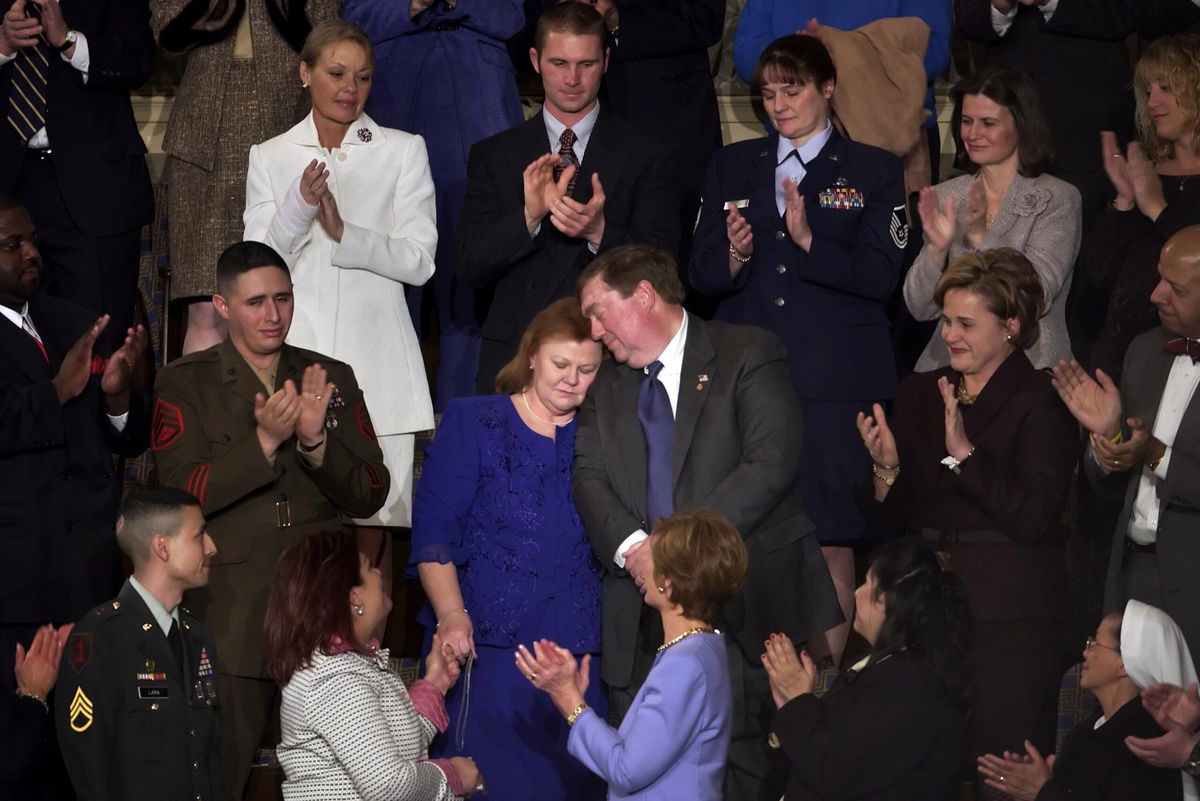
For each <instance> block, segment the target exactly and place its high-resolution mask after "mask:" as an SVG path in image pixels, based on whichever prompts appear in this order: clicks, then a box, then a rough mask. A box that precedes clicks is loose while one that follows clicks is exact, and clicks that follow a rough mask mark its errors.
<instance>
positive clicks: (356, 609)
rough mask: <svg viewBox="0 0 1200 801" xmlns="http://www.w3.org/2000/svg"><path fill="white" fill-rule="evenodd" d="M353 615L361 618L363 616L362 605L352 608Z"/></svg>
mask: <svg viewBox="0 0 1200 801" xmlns="http://www.w3.org/2000/svg"><path fill="white" fill-rule="evenodd" d="M354 614H356V615H358V616H359V617H362V615H363V605H362V604H358V605H357V606H355V607H354Z"/></svg>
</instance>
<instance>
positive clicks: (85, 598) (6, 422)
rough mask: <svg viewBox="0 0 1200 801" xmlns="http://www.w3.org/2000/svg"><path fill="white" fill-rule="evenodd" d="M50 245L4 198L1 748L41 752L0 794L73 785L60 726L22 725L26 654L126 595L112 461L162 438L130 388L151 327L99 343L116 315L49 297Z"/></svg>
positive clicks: (0, 262)
mask: <svg viewBox="0 0 1200 801" xmlns="http://www.w3.org/2000/svg"><path fill="white" fill-rule="evenodd" d="M37 242H38V232H37V231H36V230H35V229H34V225H33V220H31V219H30V217H29V214H28V212H26V210H25V208H24V207H23V206H22V205H21V204H20V203H19V202H17V201H16V200H15V199H13V198H11V197H5V196H0V317H2V319H0V443H3V444H0V476H3V477H4V478H3V481H0V509H3V510H4V511H3V513H2V514H0V542H3V546H2V547H0V753H14V752H15V751H16V750H17V749H16V745H15V743H14V742H13V741H14V740H20V741H21V746H22V749H21V750H24V751H28V750H30V748H31V747H32V748H33V750H35V751H38V752H39V753H37V754H34V755H33V756H32V757H31V758H30V760H29V764H31V765H32V766H33V769H32V770H31V771H30V772H29V773H28V775H26V776H19V777H15V778H14V779H13V780H12V781H6V780H5V779H0V798H8V797H14V798H22V799H39V798H58V797H62V796H61V795H59V794H58V791H59V790H65V791H66V792H68V793H69V791H70V788H69V787H62V786H60V785H59V783H58V781H57V779H58V777H60V776H61V775H62V767H61V763H60V762H59V758H58V756H57V751H58V749H57V746H56V745H55V743H54V738H53V732H52V728H53V727H49V729H48V731H47V734H48V738H47V739H46V740H45V741H43V742H40V743H37V744H31V743H29V742H28V740H27V738H28V736H29V732H25V731H19V730H16V729H14V728H13V727H12V726H11V721H14V720H16V719H18V718H19V715H20V714H21V710H20V709H19V708H18V707H17V706H16V705H18V704H28V703H30V702H29V700H28V699H22V698H18V697H17V695H16V685H15V683H14V679H13V668H14V663H13V655H14V652H15V650H16V646H17V644H18V643H20V644H21V645H23V646H24V647H29V645H30V642H31V640H32V638H33V636H34V634H35V632H36V631H37V628H38V627H39V626H43V625H45V624H47V623H50V624H53V625H55V626H61V625H62V624H64V623H70V622H73V621H75V620H77V619H78V618H79V617H80V615H82V614H83V613H84V612H86V611H87V610H88V609H91V608H92V607H93V606H95V605H96V604H98V603H100V602H101V601H103V600H105V599H107V598H111V597H112V596H113V594H114V593H115V592H116V591H117V588H118V587H119V586H120V582H121V574H120V569H121V556H120V553H119V551H118V550H117V546H116V542H115V540H114V538H113V525H114V524H115V523H116V520H117V501H118V499H119V497H120V479H119V477H118V476H117V474H116V469H115V467H114V465H113V457H112V454H113V452H114V451H115V452H117V453H120V454H122V455H124V456H130V457H132V456H136V455H138V454H139V453H141V452H142V451H144V450H145V449H146V442H147V440H148V438H149V417H150V400H149V393H148V392H145V391H142V390H139V389H137V388H135V387H133V386H132V385H131V381H130V377H131V375H132V371H133V365H134V364H137V363H140V362H141V360H142V359H143V358H144V356H145V351H146V343H147V337H146V332H145V331H144V330H143V329H142V328H141V327H138V328H137V329H136V330H132V329H131V330H126V331H125V341H124V344H123V345H122V346H121V348H120V349H119V350H117V352H116V353H112V352H111V351H110V350H109V349H108V348H107V346H106V345H103V344H100V343H97V339H98V338H99V336H100V334H101V332H102V331H104V330H105V327H106V326H108V327H110V328H111V327H112V325H113V323H112V321H111V320H110V319H109V317H108V316H107V315H105V316H102V317H100V318H99V319H97V318H96V315H95V314H94V313H92V312H90V311H87V310H86V309H82V308H80V307H79V306H76V305H75V304H73V303H68V302H67V301H64V300H59V299H58V298H53V297H49V296H47V295H46V294H45V293H43V292H42V291H41V275H42V259H41V254H40V252H39V250H38V244H37ZM110 354H111V355H110ZM42 700H47V699H42ZM55 766H57V769H56V767H55ZM0 775H3V774H2V773H0ZM63 784H64V785H65V782H63ZM10 794H11V796H10Z"/></svg>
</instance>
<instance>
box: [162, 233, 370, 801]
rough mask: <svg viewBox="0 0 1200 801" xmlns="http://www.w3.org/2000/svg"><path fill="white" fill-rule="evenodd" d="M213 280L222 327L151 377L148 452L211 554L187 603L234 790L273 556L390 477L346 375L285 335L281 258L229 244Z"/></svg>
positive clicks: (262, 726)
mask: <svg viewBox="0 0 1200 801" xmlns="http://www.w3.org/2000/svg"><path fill="white" fill-rule="evenodd" d="M217 289H218V290H219V291H220V294H219V295H216V296H214V297H213V305H214V306H215V307H216V309H217V313H218V314H220V315H221V317H223V318H224V319H225V320H227V321H228V323H229V335H228V336H227V337H226V339H225V341H223V342H221V343H220V344H217V345H213V346H212V347H211V348H207V349H205V350H202V351H197V352H196V353H190V354H188V355H187V356H183V357H182V358H179V359H176V360H175V361H173V362H171V363H170V364H169V365H167V366H166V367H165V368H163V370H161V371H160V372H159V374H158V378H157V380H156V382H155V391H156V394H157V397H156V399H155V402H154V441H153V443H152V447H153V449H154V457H155V461H156V462H157V464H158V469H159V476H160V480H161V481H162V483H163V484H167V485H169V486H174V487H180V488H182V489H186V490H187V491H188V492H191V493H192V494H193V495H195V496H196V497H197V498H199V499H200V503H201V508H202V509H203V511H204V513H205V515H206V516H207V517H208V527H209V530H210V531H211V532H212V537H213V541H214V542H215V543H216V545H217V547H218V548H219V549H220V552H219V553H218V554H217V556H216V557H215V558H214V559H213V561H212V577H211V580H210V581H209V583H208V586H207V587H205V588H203V589H195V590H192V591H190V592H189V593H188V597H187V604H188V607H189V608H191V609H192V610H193V611H194V612H195V613H196V615H197V617H199V618H200V619H202V620H203V621H204V622H205V623H206V624H207V625H208V628H209V629H210V630H211V631H212V633H213V636H214V637H215V638H216V641H217V645H218V646H220V649H221V670H220V672H219V673H218V674H217V692H218V693H220V695H221V696H222V697H223V699H224V701H223V707H224V709H225V712H224V713H223V714H222V716H221V758H222V762H223V764H224V770H225V773H226V777H227V783H228V785H229V788H230V791H231V792H232V793H233V794H234V796H236V797H238V798H241V796H242V792H243V790H244V788H245V785H246V780H247V778H248V777H249V775H250V766H251V764H252V763H253V760H254V753H255V751H256V750H257V749H258V747H259V745H260V742H261V740H262V736H263V733H264V731H265V730H266V727H267V723H268V721H269V720H270V718H271V717H272V716H273V710H274V708H275V706H276V699H277V696H278V691H277V688H276V687H275V683H274V682H273V681H271V680H270V679H269V678H268V677H267V673H266V666H265V664H264V661H263V638H262V621H263V617H264V616H265V614H266V609H267V595H268V594H269V592H270V586H271V576H272V574H273V572H274V569H275V562H276V560H277V559H278V558H279V555H280V554H281V553H282V552H283V551H284V550H285V549H287V548H288V547H289V546H290V545H293V544H294V543H296V542H299V541H300V540H302V539H304V537H306V536H308V535H309V534H313V533H315V532H318V531H321V530H323V529H328V528H331V527H334V528H336V527H337V526H339V525H341V524H343V523H348V522H349V521H350V518H355V517H370V516H371V515H373V514H375V512H377V511H378V510H379V507H380V506H381V505H382V504H383V502H384V500H385V499H386V498H387V493H388V486H389V476H388V471H387V468H386V467H384V465H383V454H382V453H381V452H380V450H379V444H378V443H377V442H376V439H375V430H374V428H373V427H372V426H371V415H370V413H369V412H368V411H367V406H366V402H365V401H364V400H363V396H362V392H361V391H360V390H359V388H358V382H357V381H355V379H354V371H353V370H351V369H350V366H349V365H347V364H345V363H343V362H339V361H337V360H335V359H330V358H328V357H326V356H322V355H321V354H319V353H314V352H312V351H308V350H301V349H300V348H294V347H292V346H290V345H287V344H284V340H285V339H286V338H287V333H288V329H289V328H290V327H291V324H292V310H293V294H292V280H291V275H290V273H289V272H288V268H287V263H286V262H285V261H284V260H283V257H282V256H280V255H279V254H278V253H276V252H275V251H274V250H272V249H271V248H270V247H268V246H266V245H264V244H262V243H261V242H238V243H237V244H234V245H230V246H229V247H228V248H226V250H225V252H224V253H222V254H221V258H220V260H219V261H218V263H217Z"/></svg>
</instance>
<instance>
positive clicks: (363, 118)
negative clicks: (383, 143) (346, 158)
mask: <svg viewBox="0 0 1200 801" xmlns="http://www.w3.org/2000/svg"><path fill="white" fill-rule="evenodd" d="M283 138H284V139H286V140H288V141H289V142H294V143H296V144H299V145H305V146H307V147H320V146H321V140H320V138H319V137H318V136H317V124H316V123H315V122H313V112H311V111H310V112H309V113H308V116H307V117H305V118H304V119H302V120H300V122H298V123H296V124H295V125H293V126H292V127H291V129H290V130H288V131H287V132H286V133H284V134H283ZM382 139H387V128H384V127H383V126H382V125H380V124H379V123H377V122H375V120H373V119H371V118H370V117H369V116H367V115H366V114H365V113H364V114H359V115H358V119H356V120H355V121H354V122H352V123H350V127H348V128H347V129H346V135H345V136H343V137H342V144H341V145H340V147H350V146H355V145H370V144H373V143H375V142H378V141H380V140H382Z"/></svg>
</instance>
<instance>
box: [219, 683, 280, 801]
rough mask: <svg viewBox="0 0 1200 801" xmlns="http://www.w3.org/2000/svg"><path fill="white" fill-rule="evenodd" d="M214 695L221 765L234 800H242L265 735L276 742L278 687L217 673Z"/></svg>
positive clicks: (272, 742)
mask: <svg viewBox="0 0 1200 801" xmlns="http://www.w3.org/2000/svg"><path fill="white" fill-rule="evenodd" d="M217 697H218V703H219V704H220V714H221V724H220V725H221V768H222V769H223V770H224V771H225V782H226V784H227V785H228V786H229V791H230V794H231V795H232V796H233V799H234V801H241V799H242V797H243V795H244V794H245V792H246V781H247V779H249V778H250V768H252V767H253V766H254V754H255V753H256V752H257V751H258V749H259V746H260V745H261V744H262V742H263V736H264V734H266V735H268V739H269V741H270V743H271V745H275V744H276V743H277V742H278V741H279V736H278V730H279V688H277V687H276V686H275V682H273V681H271V680H270V679H256V678H248V677H246V676H229V675H227V674H224V673H218V674H217Z"/></svg>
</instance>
